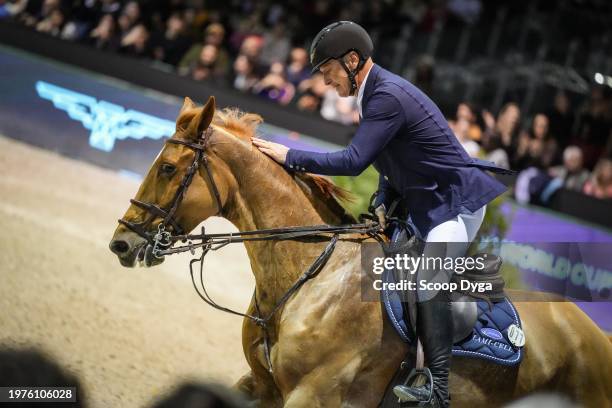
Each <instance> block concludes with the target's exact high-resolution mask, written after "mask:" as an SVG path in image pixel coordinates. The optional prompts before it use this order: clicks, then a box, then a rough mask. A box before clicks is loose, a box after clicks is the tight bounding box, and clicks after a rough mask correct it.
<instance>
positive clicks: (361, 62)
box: [340, 58, 365, 96]
mask: <svg viewBox="0 0 612 408" xmlns="http://www.w3.org/2000/svg"><path fill="white" fill-rule="evenodd" d="M340 65H342V68H344V70H345V71H346V74H347V75H348V79H349V81H350V83H351V91H350V92H349V96H354V95H355V94H356V92H357V81H356V80H355V77H356V76H357V74H358V73H359V71H361V68H363V66H364V65H365V61H364V60H362V59H361V58H360V59H359V64H357V68H355V70H354V71H351V70H350V69H349V67H348V65H346V63H345V62H344V60H343V59H340Z"/></svg>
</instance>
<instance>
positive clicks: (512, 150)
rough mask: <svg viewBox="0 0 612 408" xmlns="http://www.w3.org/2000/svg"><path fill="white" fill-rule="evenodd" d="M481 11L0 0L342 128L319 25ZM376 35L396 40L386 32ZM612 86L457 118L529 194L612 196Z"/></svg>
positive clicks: (94, 39) (344, 108) (439, 5)
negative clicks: (564, 191) (323, 71)
mask: <svg viewBox="0 0 612 408" xmlns="http://www.w3.org/2000/svg"><path fill="white" fill-rule="evenodd" d="M481 10H482V4H481V2H480V1H479V0H453V1H448V2H445V1H425V0H410V1H405V2H396V1H376V2H368V3H366V2H364V3H361V2H349V1H331V0H310V1H296V0H289V1H285V2H280V1H255V0H245V1H239V0H228V1H226V2H220V1H206V2H204V1H201V0H167V1H164V0H139V1H125V0H121V1H120V0H0V18H3V17H5V18H6V17H10V18H12V19H14V20H17V21H19V22H21V23H22V24H25V25H28V26H31V27H32V28H34V29H36V30H38V31H40V32H45V33H48V34H50V35H53V36H58V37H61V38H63V39H66V40H69V41H75V42H81V43H85V44H89V45H91V46H92V47H96V48H98V49H100V50H105V51H109V52H117V53H121V54H124V55H129V56H134V57H138V58H146V59H149V60H152V61H153V62H154V63H155V64H161V65H163V66H165V67H166V68H169V69H173V70H175V71H176V72H177V73H178V74H179V75H183V76H187V77H190V78H192V79H193V80H196V81H215V82H217V83H223V82H225V83H226V84H227V86H231V87H233V88H235V89H237V90H239V91H242V92H248V93H252V94H255V95H258V96H260V97H262V98H265V99H267V100H270V101H274V102H276V103H279V104H281V105H293V106H295V107H297V109H300V110H302V111H307V112H318V113H320V115H321V116H323V117H324V118H326V119H328V120H333V121H337V122H340V123H343V124H355V123H357V122H358V120H359V116H358V112H357V106H356V98H355V97H348V98H340V97H338V95H337V94H336V92H335V91H334V90H333V89H331V88H329V87H328V86H326V85H325V83H324V81H323V78H322V77H321V75H320V74H314V75H311V72H310V64H309V56H308V51H307V49H306V47H307V46H308V43H309V41H311V39H312V38H313V37H314V35H315V34H316V32H317V31H318V30H319V29H320V28H321V27H323V26H325V25H326V24H327V23H329V22H330V21H333V20H339V19H343V20H353V21H357V22H360V23H361V24H363V25H364V26H365V27H366V28H367V29H368V30H374V31H375V32H376V31H377V30H378V32H380V30H381V27H384V26H385V25H386V24H388V22H390V21H394V22H397V21H398V18H399V19H404V18H407V19H408V20H409V21H411V24H414V25H416V26H418V27H419V29H421V30H425V31H427V32H429V30H431V29H432V27H433V26H434V25H435V21H436V19H439V18H441V17H440V16H441V15H444V16H445V17H444V18H447V17H446V16H448V15H451V16H453V18H455V19H457V20H461V21H462V22H464V23H466V24H469V23H471V22H473V21H475V20H476V19H477V18H478V16H479V14H480V13H481ZM398 16H400V17H398ZM402 21H403V20H402ZM378 42H379V43H380V44H381V47H382V46H384V45H385V44H386V41H384V38H382V39H381V38H379V41H378ZM379 48H380V47H379ZM432 67H433V61H431V60H429V59H428V58H426V57H425V58H421V59H419V60H418V61H416V63H415V67H414V75H413V76H414V77H413V78H409V79H410V80H412V81H413V82H414V83H415V84H416V85H417V86H419V87H420V88H421V89H422V90H423V91H424V92H426V93H429V91H430V86H431V83H432V81H433V68H432ZM610 90H611V88H608V87H604V86H595V87H593V89H592V91H591V94H590V95H589V97H588V98H587V100H586V101H584V102H583V103H582V106H579V105H577V106H572V103H571V98H570V97H569V96H568V95H567V94H565V93H563V92H559V93H558V94H557V95H556V96H555V98H554V100H552V101H551V103H550V108H549V109H548V111H543V112H537V113H536V114H535V115H530V116H531V117H525V113H524V112H521V109H520V106H519V105H518V104H516V103H512V102H509V103H507V104H506V105H504V106H503V107H502V108H501V109H500V111H499V112H490V111H488V110H487V109H481V108H478V107H476V106H474V105H472V104H471V103H469V102H464V103H461V104H459V106H458V107H457V110H456V114H455V115H454V117H449V122H450V123H451V127H452V129H453V131H454V132H455V134H456V136H457V137H458V138H459V140H460V142H461V144H462V145H463V146H464V148H465V149H466V150H467V151H468V153H469V154H470V155H472V156H479V157H483V158H486V159H488V160H492V161H494V162H496V163H497V164H499V165H501V166H504V167H507V168H512V169H513V170H522V171H523V172H522V174H521V177H519V182H520V183H519V185H517V198H518V199H519V201H524V202H537V201H539V202H541V203H545V201H547V198H549V197H550V194H551V191H554V190H555V189H556V188H559V187H565V188H568V189H571V190H575V191H582V192H584V193H585V194H588V195H591V196H594V197H598V198H602V199H610V198H612V162H611V161H610V157H611V150H612V149H611V139H612V136H611V128H612V95H611V92H610ZM521 189H522V190H521ZM536 193H537V194H536ZM540 193H546V194H545V195H544V196H542V197H540ZM536 196H537V197H536Z"/></svg>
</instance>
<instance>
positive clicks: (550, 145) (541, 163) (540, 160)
mask: <svg viewBox="0 0 612 408" xmlns="http://www.w3.org/2000/svg"><path fill="white" fill-rule="evenodd" d="M548 124H549V122H548V117H547V116H546V115H544V114H543V113H538V114H536V115H535V116H534V118H533V121H532V123H531V128H530V129H529V130H528V131H523V132H521V135H520V136H519V140H518V144H517V148H516V155H515V156H514V166H515V167H516V168H518V169H524V168H527V167H532V166H533V167H537V168H539V169H546V168H548V167H550V165H551V164H552V162H553V159H554V158H555V154H556V151H557V142H556V141H555V140H554V139H553V138H552V137H551V136H550V133H549V131H548V129H549V127H548Z"/></svg>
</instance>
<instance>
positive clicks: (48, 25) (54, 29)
mask: <svg viewBox="0 0 612 408" xmlns="http://www.w3.org/2000/svg"><path fill="white" fill-rule="evenodd" d="M64 21H65V16H64V13H63V12H62V11H61V10H60V9H59V8H57V9H54V10H53V11H51V12H50V14H49V15H48V16H47V17H45V18H44V19H43V20H41V21H40V22H39V23H38V24H36V31H40V32H41V33H46V34H49V35H52V36H54V37H57V36H59V35H60V33H61V32H62V27H63V25H64Z"/></svg>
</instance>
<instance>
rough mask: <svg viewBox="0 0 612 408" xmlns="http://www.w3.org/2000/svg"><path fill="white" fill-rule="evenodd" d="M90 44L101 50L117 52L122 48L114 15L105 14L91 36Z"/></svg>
mask: <svg viewBox="0 0 612 408" xmlns="http://www.w3.org/2000/svg"><path fill="white" fill-rule="evenodd" d="M89 43H90V44H92V45H93V46H94V47H96V48H97V49H99V50H105V51H117V50H118V49H119V46H120V41H119V36H118V35H117V23H116V22H115V19H114V17H113V15H112V14H105V15H104V16H103V17H102V19H101V20H100V22H99V23H98V25H97V26H96V28H94V29H93V30H92V31H91V33H90V34H89Z"/></svg>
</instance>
